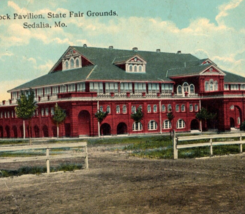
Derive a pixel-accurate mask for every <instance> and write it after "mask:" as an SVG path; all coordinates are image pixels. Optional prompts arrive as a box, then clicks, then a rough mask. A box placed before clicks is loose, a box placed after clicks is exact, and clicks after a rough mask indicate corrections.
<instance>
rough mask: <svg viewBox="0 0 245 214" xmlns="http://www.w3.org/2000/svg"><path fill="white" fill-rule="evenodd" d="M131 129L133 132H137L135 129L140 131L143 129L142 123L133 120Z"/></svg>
mask: <svg viewBox="0 0 245 214" xmlns="http://www.w3.org/2000/svg"><path fill="white" fill-rule="evenodd" d="M132 130H133V131H134V132H137V131H142V130H143V125H142V123H141V122H134V123H133V125H132Z"/></svg>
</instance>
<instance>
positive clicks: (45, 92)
mask: <svg viewBox="0 0 245 214" xmlns="http://www.w3.org/2000/svg"><path fill="white" fill-rule="evenodd" d="M48 95H51V87H46V88H44V96H48Z"/></svg>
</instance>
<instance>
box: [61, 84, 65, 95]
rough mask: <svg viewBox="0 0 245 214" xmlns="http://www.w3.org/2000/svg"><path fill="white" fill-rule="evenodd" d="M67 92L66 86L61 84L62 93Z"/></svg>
mask: <svg viewBox="0 0 245 214" xmlns="http://www.w3.org/2000/svg"><path fill="white" fill-rule="evenodd" d="M65 92H66V86H65V85H62V86H60V93H65Z"/></svg>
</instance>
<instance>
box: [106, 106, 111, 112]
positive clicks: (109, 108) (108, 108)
mask: <svg viewBox="0 0 245 214" xmlns="http://www.w3.org/2000/svg"><path fill="white" fill-rule="evenodd" d="M106 111H107V112H108V114H110V113H111V106H109V105H108V106H107V107H106Z"/></svg>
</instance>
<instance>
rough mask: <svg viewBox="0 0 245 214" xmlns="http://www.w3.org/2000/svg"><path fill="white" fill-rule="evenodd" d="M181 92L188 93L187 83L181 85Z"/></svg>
mask: <svg viewBox="0 0 245 214" xmlns="http://www.w3.org/2000/svg"><path fill="white" fill-rule="evenodd" d="M183 90H184V92H189V85H188V83H187V82H185V83H184V84H183Z"/></svg>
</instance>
